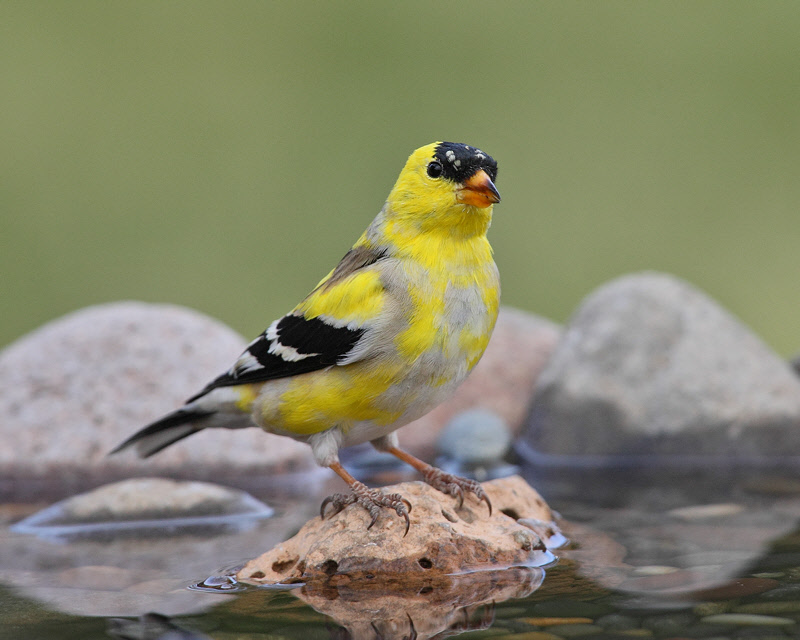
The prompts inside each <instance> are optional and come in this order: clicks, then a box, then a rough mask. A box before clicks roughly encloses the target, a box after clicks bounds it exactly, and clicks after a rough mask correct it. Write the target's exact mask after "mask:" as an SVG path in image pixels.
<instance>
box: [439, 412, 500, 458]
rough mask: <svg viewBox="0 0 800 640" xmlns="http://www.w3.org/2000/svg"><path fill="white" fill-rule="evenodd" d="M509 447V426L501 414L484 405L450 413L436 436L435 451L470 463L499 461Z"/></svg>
mask: <svg viewBox="0 0 800 640" xmlns="http://www.w3.org/2000/svg"><path fill="white" fill-rule="evenodd" d="M510 447H511V430H510V429H509V427H508V424H507V423H506V421H505V420H503V418H502V417H500V416H499V415H497V414H496V413H495V412H494V411H488V410H486V409H470V410H468V411H464V412H462V413H459V414H458V415H456V416H454V417H453V419H452V420H450V422H448V423H447V425H446V426H445V428H444V430H443V431H442V433H441V435H440V436H439V442H438V448H439V452H440V453H441V454H442V455H444V456H446V457H448V458H451V459H453V460H458V461H460V462H462V463H464V464H470V465H491V464H496V463H497V462H499V461H500V460H501V459H502V458H503V456H504V455H506V453H508V450H509V448H510Z"/></svg>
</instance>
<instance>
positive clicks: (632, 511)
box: [0, 469, 800, 640]
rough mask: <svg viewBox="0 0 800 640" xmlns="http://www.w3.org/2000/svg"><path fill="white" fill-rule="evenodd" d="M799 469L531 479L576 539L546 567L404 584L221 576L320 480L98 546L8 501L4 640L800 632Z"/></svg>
mask: <svg viewBox="0 0 800 640" xmlns="http://www.w3.org/2000/svg"><path fill="white" fill-rule="evenodd" d="M796 478H797V475H796V474H792V473H788V474H787V473H785V472H784V473H774V474H770V473H764V472H760V473H755V472H752V471H750V470H727V471H726V472H724V473H723V472H720V471H719V470H716V471H713V472H710V473H706V474H700V473H699V472H698V471H697V470H694V471H692V472H687V471H686V470H683V471H671V472H669V473H666V474H661V473H660V474H651V473H647V474H645V473H643V472H642V473H635V472H633V473H632V472H630V470H628V471H624V472H622V471H619V470H617V471H613V472H605V473H600V474H598V473H595V472H591V473H590V472H587V471H582V470H577V469H576V470H573V471H572V473H570V474H568V476H567V477H566V479H565V478H564V477H561V478H558V477H550V478H548V477H535V476H531V477H530V478H529V480H531V483H532V484H533V485H534V486H536V487H537V488H539V489H540V491H541V492H542V493H543V494H544V495H545V497H546V498H547V499H548V501H549V503H550V505H551V506H552V507H553V508H554V509H556V510H557V511H558V512H559V513H560V515H561V520H560V524H561V526H562V528H563V530H564V532H565V534H566V535H567V537H568V538H569V544H568V545H566V546H565V547H564V548H561V549H558V550H555V552H554V553H555V554H556V555H557V556H558V560H557V562H555V563H554V564H551V565H548V566H545V567H531V568H512V569H509V570H506V571H497V572H492V573H486V574H476V575H468V576H459V577H453V578H448V579H445V580H438V581H432V582H431V583H430V584H425V585H422V586H421V587H420V586H419V585H417V586H416V587H415V588H414V591H413V592H403V591H397V590H394V591H389V592H387V591H382V590H380V589H378V588H372V589H370V590H368V591H355V590H353V589H344V588H339V589H337V588H333V587H324V588H323V587H318V588H314V589H312V588H310V587H308V586H302V585H300V586H295V587H294V588H291V589H280V590H278V589H268V588H255V587H243V586H241V585H236V584H233V583H232V582H231V581H230V580H229V579H228V578H226V575H228V574H229V573H230V572H231V570H233V569H235V567H237V566H238V565H240V564H242V563H243V562H244V561H246V560H248V559H249V558H251V557H253V556H256V555H258V554H260V553H261V552H263V551H265V550H267V549H269V548H271V547H272V546H274V545H275V544H277V543H278V542H280V541H282V540H284V539H286V538H288V537H289V536H291V535H292V534H293V533H294V532H296V531H297V529H298V528H299V527H300V526H301V525H302V523H304V522H305V521H306V520H307V519H308V518H310V517H312V516H314V515H315V514H316V513H317V510H318V506H319V503H320V501H321V499H322V496H324V495H325V493H326V491H327V490H328V488H329V487H320V490H319V492H318V493H319V495H313V496H311V495H308V493H305V495H296V494H295V495H292V494H291V493H290V492H285V491H282V492H281V494H277V493H276V492H274V491H273V492H270V491H264V493H263V495H259V496H257V497H259V498H261V499H263V500H265V501H266V502H268V503H269V504H270V505H271V506H273V507H274V508H275V510H276V514H275V516H273V517H272V518H269V519H264V520H257V521H251V522H250V523H249V524H248V525H246V526H245V525H242V526H241V527H240V528H239V529H238V530H235V531H232V530H226V529H224V528H220V527H216V528H213V529H209V530H199V529H196V528H195V529H192V530H190V531H189V532H185V531H183V532H181V531H174V532H169V531H166V532H165V531H162V532H160V533H157V534H154V533H150V534H146V533H142V532H138V533H132V532H128V533H127V534H124V535H121V534H117V535H114V536H109V537H107V538H106V539H97V538H90V539H83V540H81V539H74V540H55V539H49V540H48V539H40V538H38V537H35V536H31V535H23V534H20V533H16V532H11V531H9V529H8V526H9V525H10V524H11V523H13V522H15V521H17V520H19V519H20V518H21V517H23V516H25V515H28V514H30V513H33V512H35V511H36V510H37V509H39V508H41V507H42V506H43V505H4V506H2V507H0V526H2V529H0V637H2V638H37V639H38V638H42V639H49V638H52V639H56V638H58V639H65V638H76V639H77V638H88V639H101V638H102V639H108V638H131V639H134V638H135V639H139V640H143V639H156V638H158V639H160V640H176V639H180V638H183V639H190V638H196V639H201V638H214V639H219V640H221V639H228V638H231V639H232V638H247V639H250V638H252V639H256V638H265V639H266V638H276V639H277V638H281V639H283V638H286V639H289V638H298V639H301V638H302V639H306V638H326V639H327V638H371V639H374V640H378V639H384V638H386V639H389V638H398V639H399V638H406V639H408V640H411V639H413V638H430V637H436V638H442V637H448V636H454V635H461V637H463V638H469V639H477V638H484V637H485V638H489V637H492V638H516V639H519V640H560V639H565V640H569V639H570V638H578V637H586V638H597V639H604V638H620V639H623V638H625V639H631V638H654V639H661V638H720V639H721V638H750V637H753V638H762V639H763V638H786V637H800V532H798V529H797V523H798V521H800V481H798V480H797V479H796ZM287 484H291V483H283V486H286V485H287ZM198 585H199V586H198Z"/></svg>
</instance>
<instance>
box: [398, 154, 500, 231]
mask: <svg viewBox="0 0 800 640" xmlns="http://www.w3.org/2000/svg"><path fill="white" fill-rule="evenodd" d="M496 180H497V162H495V161H494V159H493V158H492V157H491V156H490V155H488V154H486V153H484V152H483V151H481V150H480V149H477V148H475V147H471V146H469V145H466V144H461V143H457V142H434V143H433V144H429V145H426V146H424V147H421V148H419V149H417V150H416V151H414V153H412V154H411V156H410V157H409V158H408V161H407V162H406V166H405V167H403V171H402V172H401V173H400V177H399V178H398V179H397V183H396V184H395V186H394V188H393V189H392V192H391V193H390V194H389V199H388V205H389V208H390V210H391V211H392V214H393V215H394V216H396V217H397V218H399V219H402V220H403V221H404V222H406V223H411V224H413V225H415V226H416V227H417V228H419V229H422V230H425V229H432V228H439V229H443V230H444V229H449V230H450V231H455V230H460V231H462V232H465V233H473V232H474V233H485V231H486V229H488V227H489V223H490V222H491V218H492V205H494V203H496V202H500V194H499V193H498V191H497V188H496V187H495V185H494V183H495V181H496Z"/></svg>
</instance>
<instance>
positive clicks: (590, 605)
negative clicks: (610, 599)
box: [533, 600, 614, 619]
mask: <svg viewBox="0 0 800 640" xmlns="http://www.w3.org/2000/svg"><path fill="white" fill-rule="evenodd" d="M613 611H614V608H613V607H611V606H608V605H604V604H596V603H594V602H579V601H577V600H550V601H549V602H539V603H537V604H535V605H534V606H533V613H534V614H535V615H536V616H540V617H542V618H592V619H594V618H599V617H600V616H604V615H606V614H608V613H612V612H613Z"/></svg>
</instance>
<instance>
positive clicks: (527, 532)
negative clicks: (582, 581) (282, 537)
mask: <svg viewBox="0 0 800 640" xmlns="http://www.w3.org/2000/svg"><path fill="white" fill-rule="evenodd" d="M483 487H484V490H485V491H486V493H487V495H488V496H489V498H490V500H491V501H492V505H493V507H494V510H493V513H492V515H491V516H490V515H489V512H488V509H487V506H486V504H485V503H483V502H479V501H478V500H476V499H475V497H474V496H467V497H465V499H464V504H463V506H462V507H461V508H457V502H456V500H455V499H454V498H453V497H451V496H448V495H445V494H443V493H441V492H439V491H437V490H435V489H433V488H432V487H430V486H428V485H427V484H424V483H422V482H408V483H403V484H399V485H393V486H390V487H386V488H385V491H387V492H390V493H391V492H396V493H400V494H401V495H403V496H404V497H405V498H407V499H408V500H409V501H410V503H411V504H412V507H413V508H412V510H411V514H410V515H411V526H410V528H409V531H408V534H406V535H404V533H405V522H404V520H403V519H402V518H400V517H398V516H397V515H396V514H395V513H394V512H393V511H390V510H388V509H386V510H384V511H383V513H382V514H381V517H380V518H379V520H378V521H377V522H376V523H375V525H374V526H373V527H372V528H370V529H368V528H367V527H368V525H369V523H370V517H369V514H368V513H367V511H366V510H365V509H364V508H362V507H360V506H358V505H350V506H349V507H347V508H345V509H344V510H343V511H342V512H340V513H338V514H336V515H333V516H329V517H326V518H325V519H321V518H319V517H316V518H313V519H312V520H310V521H309V522H307V523H306V524H305V525H304V526H303V528H302V529H300V531H299V532H298V533H297V535H296V536H294V537H293V538H291V539H290V540H287V541H286V542H284V543H282V544H280V545H278V546H277V547H275V548H274V549H272V550H271V551H268V552H267V553H265V554H263V555H262V556H260V557H258V558H256V559H255V560H251V561H250V562H249V563H247V565H245V567H244V568H243V569H241V570H240V571H239V573H238V574H237V579H238V580H240V581H244V582H251V583H254V584H275V583H293V582H299V581H302V582H315V581H322V582H323V583H325V584H328V585H330V586H336V587H339V586H342V585H351V586H354V585H356V584H358V585H363V586H364V587H365V588H369V585H370V584H372V583H374V584H380V585H382V586H383V587H385V586H386V585H388V584H396V585H398V586H401V587H402V586H403V585H406V586H408V585H410V584H414V583H417V582H419V581H420V580H427V579H429V578H430V577H431V576H443V575H451V574H458V573H464V572H469V571H476V570H490V569H500V568H504V567H509V566H516V565H528V566H536V565H542V564H546V563H548V562H550V561H552V560H553V557H552V555H551V554H550V553H549V552H548V551H547V545H548V544H550V545H551V546H557V545H558V544H560V543H562V542H563V537H562V536H561V534H560V532H559V530H558V528H557V526H556V525H555V524H554V523H553V514H552V512H551V511H550V509H549V507H548V506H547V505H546V504H545V502H544V500H542V498H541V496H540V495H539V494H538V493H537V492H536V491H534V490H533V489H532V488H531V487H530V486H528V485H527V484H526V483H525V481H524V480H522V479H521V478H520V477H518V476H514V477H511V478H503V479H501V480H492V481H490V482H486V483H484V484H483Z"/></svg>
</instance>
